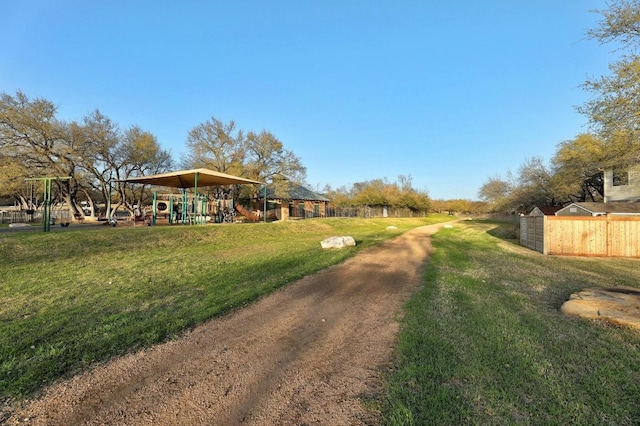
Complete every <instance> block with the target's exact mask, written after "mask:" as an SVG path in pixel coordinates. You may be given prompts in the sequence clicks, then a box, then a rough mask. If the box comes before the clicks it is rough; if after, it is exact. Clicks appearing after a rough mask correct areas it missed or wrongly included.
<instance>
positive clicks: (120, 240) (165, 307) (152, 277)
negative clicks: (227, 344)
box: [0, 216, 450, 405]
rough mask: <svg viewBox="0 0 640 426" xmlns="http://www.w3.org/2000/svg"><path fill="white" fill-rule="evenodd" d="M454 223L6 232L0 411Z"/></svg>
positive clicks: (0, 282)
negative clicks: (336, 245) (423, 228)
mask: <svg viewBox="0 0 640 426" xmlns="http://www.w3.org/2000/svg"><path fill="white" fill-rule="evenodd" d="M449 219H450V217H446V216H431V217H428V218H424V219H324V220H305V221H292V222H282V223H279V222H276V223H270V224H264V223H260V224H244V225H240V224H236V225H214V226H186V227H185V226H173V227H139V228H120V227H118V228H110V227H104V228H94V229H82V228H80V227H79V228H76V229H75V230H74V228H73V227H72V228H69V229H68V230H65V231H56V232H50V233H43V232H39V231H34V232H17V233H2V234H0V405H1V404H2V402H3V400H5V401H6V400H8V399H10V398H12V399H14V398H18V399H19V398H24V397H26V396H29V395H30V394H32V393H33V392H35V391H37V390H38V389H40V388H41V387H42V386H43V385H46V384H48V383H51V382H53V381H55V380H57V379H59V378H61V377H66V376H69V375H71V374H74V373H77V372H79V371H81V370H82V369H83V368H86V367H87V366H89V365H91V364H94V363H96V362H101V361H105V360H108V359H110V358H112V357H114V356H117V355H121V354H123V353H126V352H130V351H134V350H136V349H139V348H142V347H147V346H149V345H152V344H155V343H158V342H162V341H165V340H167V339H170V338H172V337H175V336H178V335H179V334H181V333H182V332H184V331H185V330H187V329H189V328H191V327H193V326H194V325H196V324H198V323H202V322H204V321H206V320H208V319H210V318H213V317H215V316H218V315H221V314H223V313H225V312H227V311H229V310H231V309H235V308H237V307H241V306H243V305H246V304H247V303H250V302H251V301H253V300H255V299H256V298H259V297H260V296H262V295H265V294H267V293H269V292H271V291H273V290H274V289H277V288H279V287H281V286H283V285H285V284H287V283H290V282H292V281H294V280H296V279H298V278H300V277H302V276H305V275H308V274H312V273H314V272H316V271H318V270H320V269H323V268H326V267H327V266H329V265H331V264H335V263H338V262H341V261H342V260H344V259H346V258H347V257H349V256H353V255H354V254H355V253H357V252H358V251H360V250H362V249H363V248H367V247H370V246H372V245H375V244H378V243H380V242H382V241H384V240H386V239H388V238H391V237H393V236H396V235H398V234H400V233H402V232H404V231H406V230H408V229H411V228H414V227H416V226H420V225H425V224H429V223H434V222H442V221H446V220H449ZM389 225H395V226H397V229H395V230H387V229H386V228H387V226H389ZM332 235H351V236H353V237H354V238H355V239H356V241H357V242H358V245H357V247H354V248H350V249H346V250H323V249H321V247H320V241H321V240H322V239H324V238H326V237H329V236H332Z"/></svg>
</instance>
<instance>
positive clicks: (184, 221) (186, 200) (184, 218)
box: [182, 189, 189, 225]
mask: <svg viewBox="0 0 640 426" xmlns="http://www.w3.org/2000/svg"><path fill="white" fill-rule="evenodd" d="M188 204H189V194H187V190H186V189H185V190H184V191H183V192H182V224H183V225H186V224H187V213H188V212H189V206H188Z"/></svg>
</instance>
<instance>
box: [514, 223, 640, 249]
mask: <svg viewBox="0 0 640 426" xmlns="http://www.w3.org/2000/svg"><path fill="white" fill-rule="evenodd" d="M520 244H521V245H523V246H525V247H527V248H530V249H532V250H536V251H539V252H541V253H545V254H556V255H573V256H612V257H640V217H629V216H599V217H592V216H544V217H543V216H539V217H533V216H524V217H522V218H520Z"/></svg>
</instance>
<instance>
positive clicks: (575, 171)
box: [551, 133, 607, 201]
mask: <svg viewBox="0 0 640 426" xmlns="http://www.w3.org/2000/svg"><path fill="white" fill-rule="evenodd" d="M606 157H607V150H606V145H605V143H604V142H603V141H602V140H601V139H599V138H597V137H596V136H595V135H592V134H588V133H585V134H581V135H578V136H577V137H576V138H575V139H572V140H569V141H564V142H561V143H560V144H559V145H558V149H557V151H556V154H555V156H554V157H553V158H552V160H551V164H552V169H553V174H554V180H555V182H556V186H557V190H558V192H559V193H561V194H563V195H564V196H565V198H566V200H567V201H600V200H602V198H603V197H604V178H603V172H602V167H603V166H604V164H605V163H606V160H605V159H606Z"/></svg>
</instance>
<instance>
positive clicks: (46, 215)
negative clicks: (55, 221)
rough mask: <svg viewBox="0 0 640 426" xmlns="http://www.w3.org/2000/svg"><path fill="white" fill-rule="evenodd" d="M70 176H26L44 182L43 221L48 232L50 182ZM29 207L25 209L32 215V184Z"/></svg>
mask: <svg viewBox="0 0 640 426" xmlns="http://www.w3.org/2000/svg"><path fill="white" fill-rule="evenodd" d="M69 179H71V176H66V177H59V176H56V177H41V178H27V179H25V180H27V181H38V180H41V181H43V183H44V191H43V192H44V196H43V198H44V200H43V208H44V211H43V221H44V232H49V231H50V230H51V183H52V182H53V181H54V180H69ZM28 207H29V208H28V209H27V214H31V215H33V212H34V208H33V184H32V187H31V195H30V199H29V206H28ZM29 212H31V213H29Z"/></svg>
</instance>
